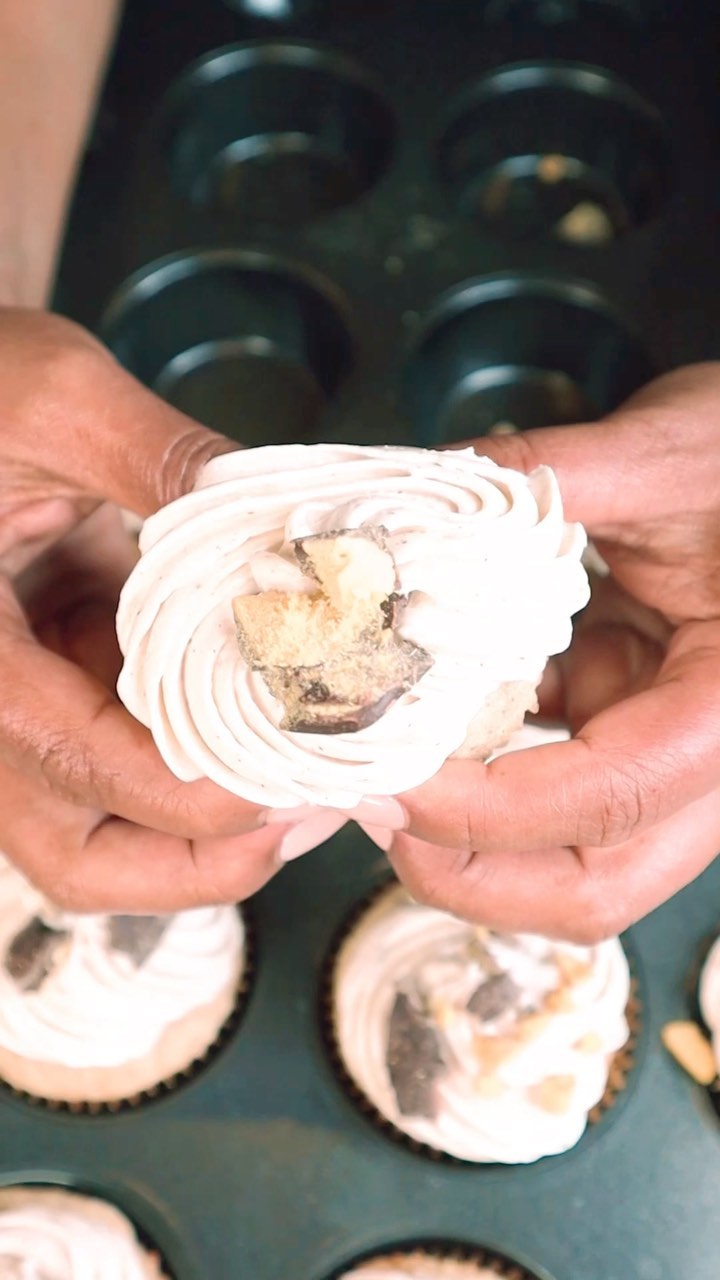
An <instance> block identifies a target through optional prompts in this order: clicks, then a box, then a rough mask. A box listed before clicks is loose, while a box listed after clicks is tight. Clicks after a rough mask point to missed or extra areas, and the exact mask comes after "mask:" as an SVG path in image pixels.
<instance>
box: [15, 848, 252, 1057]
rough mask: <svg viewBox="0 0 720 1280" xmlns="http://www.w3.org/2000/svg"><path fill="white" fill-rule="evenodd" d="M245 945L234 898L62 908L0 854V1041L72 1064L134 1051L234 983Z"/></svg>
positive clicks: (19, 1050) (146, 1049)
mask: <svg viewBox="0 0 720 1280" xmlns="http://www.w3.org/2000/svg"><path fill="white" fill-rule="evenodd" d="M38 923H40V925H41V927H40V928H39V929H38V928H37V927H36V925H37V924H38ZM53 933H55V934H57V936H58V939H59V940H58V943H57V945H55V946H54V945H52V942H53ZM19 937H20V939H21V944H20V946H19V947H18V941H17V940H18V938H19ZM33 943H36V944H37V945H38V946H39V947H40V948H41V949H44V950H45V952H46V954H45V958H44V959H42V957H41V958H40V960H38V959H37V957H32V955H31V954H30V945H29V944H33ZM48 943H49V944H50V945H48ZM242 950H243V924H242V920H241V918H240V916H239V915H238V912H237V910H236V909H235V908H234V907H232V906H221V907H201V908H199V909H197V910H192V911H183V912H180V913H178V914H177V915H174V916H168V917H166V918H165V919H164V920H159V919H158V917H153V916H151V917H137V916H132V917H127V916H105V915H82V916H76V915H70V914H68V913H60V912H58V911H57V910H55V909H54V908H53V907H51V906H50V905H49V904H48V903H47V902H46V901H45V899H44V898H43V896H42V894H41V893H39V892H38V890H37V889H35V888H34V887H33V886H32V885H30V884H29V883H28V882H27V880H25V878H24V876H22V875H21V874H20V872H19V871H18V870H17V869H16V868H15V867H13V866H12V864H11V863H10V862H8V861H7V859H6V858H4V857H3V856H2V855H1V854H0V1046H2V1047H3V1048H5V1049H8V1050H10V1051H12V1052H13V1053H16V1054H20V1055H22V1056H24V1057H27V1058H32V1059H34V1060H36V1061H39V1062H48V1063H50V1062H57V1063H62V1064H64V1065H65V1066H69V1067H89V1066H93V1067H108V1066H118V1065H121V1064H122V1063H124V1062H128V1061H130V1060H131V1059H133V1058H140V1057H142V1056H143V1055H144V1054H146V1053H150V1052H151V1051H152V1049H153V1048H154V1046H155V1044H156V1043H157V1041H158V1040H159V1038H160V1036H161V1033H162V1031H163V1030H164V1028H165V1027H166V1026H167V1025H168V1024H169V1023H172V1022H175V1021H176V1020H177V1019H180V1018H182V1017H183V1016H184V1015H185V1014H188V1013H190V1012H191V1011H192V1010H193V1009H195V1008H197V1007H198V1006H200V1005H203V1004H205V1003H206V1002H208V1001H210V1000H212V999H213V998H214V996H216V995H217V994H218V992H220V991H222V990H223V989H224V988H225V987H226V986H227V984H228V983H229V982H232V980H233V975H234V974H237V973H238V972H239V969H240V966H241V956H242ZM28 974H30V975H32V980H31V982H30V985H29V986H28Z"/></svg>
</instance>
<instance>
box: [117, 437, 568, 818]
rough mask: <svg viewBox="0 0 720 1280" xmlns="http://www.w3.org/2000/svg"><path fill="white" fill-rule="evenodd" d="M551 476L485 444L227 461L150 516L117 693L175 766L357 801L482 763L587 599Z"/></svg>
mask: <svg viewBox="0 0 720 1280" xmlns="http://www.w3.org/2000/svg"><path fill="white" fill-rule="evenodd" d="M585 541H586V540H585V535H584V532H583V530H582V528H581V527H580V526H578V525H568V524H566V523H565V520H564V518H563V510H562V502H561V499H560V494H559V491H558V487H557V483H556V481H555V478H554V476H553V473H552V472H551V471H550V470H549V469H548V468H545V467H541V468H539V469H538V470H537V471H535V472H534V473H533V474H532V475H531V476H525V475H522V474H520V473H519V472H515V471H510V470H506V469H503V468H500V467H498V466H496V465H495V464H494V463H493V462H491V461H490V460H489V459H487V458H479V457H477V456H476V455H475V454H474V453H473V452H472V450H469V449H468V450H462V451H455V452H448V453H434V452H431V451H427V450H421V449H393V448H369V447H368V448H363V447H360V446H351V445H335V444H333V445H313V446H303V445H287V446H272V447H267V448H260V449H253V450H250V451H248V452H245V453H243V452H238V453H231V454H227V455H225V456H223V457H221V458H217V459H215V460H213V461H212V462H211V463H209V464H208V466H206V467H205V469H204V471H203V472H202V474H201V476H200V479H199V481H198V483H197V485H196V488H195V490H194V492H192V493H190V494H188V495H186V496H185V497H183V498H180V499H179V500H178V501H176V502H174V503H171V504H170V505H169V506H168V507H166V508H164V509H163V510H161V511H159V512H158V513H157V514H156V515H154V516H152V517H151V518H150V519H149V520H147V521H146V522H145V525H144V526H143V530H142V534H141V537H140V550H141V558H140V561H139V563H138V564H137V566H136V567H135V569H134V570H133V572H132V574H131V575H130V578H129V579H128V582H127V583H126V586H125V588H124V590H123V593H122V597H121V600H120V607H119V611H118V619H117V624H118V636H119V640H120V646H121V649H122V652H123V655H124V666H123V670H122V673H121V676H120V681H119V684H118V691H119V694H120V697H121V698H122V700H123V702H124V703H125V705H126V706H127V707H128V709H129V710H130V711H131V712H132V714H133V715H135V716H136V717H137V719H139V720H140V721H142V723H143V724H145V725H147V726H148V727H149V728H150V729H151V731H152V733H153V736H154V738H155V741H156V743H157V745H158V748H159V750H160V752H161V754H162V756H163V758H164V759H165V761H166V762H167V764H168V766H169V767H170V769H171V770H172V771H173V772H174V773H175V775H176V776H177V777H178V778H181V779H183V780H185V781H190V780H193V779H197V778H201V777H207V778H211V779H212V780H213V781H214V782H216V783H218V784H219V785H220V786H222V787H225V788H227V789H228V790H229V791H232V792H234V793H235V794H237V795H239V796H243V797H245V798H246V799H248V800H251V801H254V802H255V803H258V804H262V805H265V806H271V807H280V808H282V807H286V806H295V805H298V804H307V803H310V804H317V805H323V806H328V807H332V808H338V809H343V810H352V809H353V808H354V807H355V806H356V805H357V804H358V803H359V802H360V800H361V799H362V798H363V796H365V795H371V796H373V795H386V794H395V793H398V792H401V791H404V790H407V789H409V788H411V787H414V786H416V785H419V784H420V783H422V782H424V781H425V780H427V779H428V778H429V777H431V776H432V775H433V774H434V773H436V772H437V770H438V769H439V768H440V767H441V765H442V764H443V763H444V761H445V760H446V759H447V758H448V756H450V755H452V754H453V753H458V752H462V753H465V754H473V755H476V756H478V757H480V758H486V757H487V756H488V755H489V754H490V753H491V752H492V751H493V750H494V749H496V748H497V747H498V746H500V745H501V744H502V743H504V742H505V741H506V740H507V738H508V737H509V735H510V734H511V733H512V731H513V730H514V729H516V728H517V727H518V726H519V725H520V724H522V721H523V717H524V715H525V712H526V711H528V710H533V709H535V706H536V688H537V684H538V682H539V680H540V677H541V675H542V672H543V669H544V667H545V664H546V662H547V659H548V657H549V656H550V655H552V654H555V653H559V652H561V651H562V650H564V649H565V648H567V646H568V644H569V642H570V638H571V617H572V615H573V614H574V613H575V612H576V611H577V610H578V609H580V608H582V606H583V605H584V604H585V603H586V601H587V598H588V583H587V575H586V573H585V570H584V568H583V566H582V563H581V556H582V551H583V548H584V546H585Z"/></svg>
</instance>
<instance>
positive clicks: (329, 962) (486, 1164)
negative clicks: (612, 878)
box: [319, 877, 720, 1170]
mask: <svg viewBox="0 0 720 1280" xmlns="http://www.w3.org/2000/svg"><path fill="white" fill-rule="evenodd" d="M397 884H398V881H397V880H396V879H395V878H394V877H391V878H387V877H385V878H384V879H383V881H382V882H381V883H380V884H378V885H375V887H374V888H373V889H371V890H370V892H369V893H368V894H366V895H365V896H364V897H363V898H362V899H361V900H360V901H359V902H357V903H356V904H355V905H354V906H353V907H352V909H351V910H350V911H349V912H348V914H347V915H346V916H345V918H344V920H343V921H342V922H341V924H340V926H339V928H338V929H337V930H336V932H335V934H334V936H333V938H332V940H331V943H330V947H329V949H328V952H327V954H326V956H325V960H324V962H323V966H322V970H321V974H320V999H319V1016H320V1034H321V1037H322V1040H323V1043H324V1046H325V1050H326V1053H327V1057H328V1059H329V1061H330V1065H331V1067H332V1069H333V1072H334V1074H335V1076H336V1077H337V1079H338V1081H339V1082H340V1084H341V1086H342V1088H343V1091H344V1093H345V1094H346V1096H347V1097H348V1098H349V1099H350V1101H351V1102H352V1103H353V1105H354V1106H355V1107H356V1109H357V1110H358V1111H360V1112H361V1114H362V1115H363V1116H364V1117H365V1119H367V1120H369V1121H370V1123H371V1124H372V1125H373V1127H374V1128H375V1129H378V1130H380V1132H381V1133H382V1134H383V1135H384V1136H385V1137H387V1138H390V1139H391V1140H392V1141H393V1142H396V1143H398V1144H399V1145H400V1146H403V1147H405V1148H406V1149H408V1150H410V1151H412V1152H414V1153H415V1154H416V1155H420V1156H423V1157H424V1158H425V1159H429V1160H433V1161H434V1162H435V1163H440V1164H450V1165H461V1166H463V1167H464V1168H468V1167H471V1168H474V1169H478V1170H480V1169H493V1170H497V1169H500V1168H503V1169H504V1168H507V1169H512V1168H515V1167H516V1166H515V1165H514V1164H513V1163H512V1162H508V1163H507V1164H506V1163H504V1162H501V1161H489V1160H488V1161H474V1160H465V1159H463V1158H462V1157H460V1156H456V1155H451V1154H450V1153H449V1152H447V1151H440V1150H438V1149H437V1148H436V1147H433V1146H430V1145H429V1143H426V1142H421V1141H420V1140H419V1139H417V1138H414V1137H412V1136H411V1135H410V1134H408V1133H405V1132H404V1131H403V1130H402V1129H400V1128H398V1126H397V1125H396V1124H394V1123H393V1121H392V1120H389V1119H388V1118H387V1116H384V1115H383V1114H382V1112H381V1111H379V1110H378V1108H377V1107H376V1106H375V1104H374V1103H373V1102H371V1101H370V1099H369V1098H368V1097H367V1096H366V1094H365V1093H364V1092H363V1090H362V1089H361V1088H360V1086H359V1085H358V1084H357V1083H356V1081H355V1080H354V1078H353V1077H352V1075H351V1074H350V1072H349V1071H348V1069H347V1067H346V1066H345V1062H344V1060H343V1056H342V1052H341V1049H340V1044H339V1041H338V1038H337V1035H336V1030H335V1020H334V1002H333V979H334V974H335V967H336V963H337V959H338V956H339V954H340V950H341V948H342V946H343V943H344V942H345V940H346V938H348V937H349V935H350V934H351V933H352V931H353V929H354V928H355V926H356V925H357V924H358V923H359V922H360V920H361V919H362V917H363V916H364V915H365V913H366V912H367V911H368V910H369V909H370V908H371V907H372V906H373V905H374V904H375V903H376V902H377V901H378V900H379V899H380V898H381V897H382V896H383V895H384V894H385V893H386V892H388V890H389V889H391V888H392V887H394V886H395V885H397ZM621 942H622V947H623V951H624V952H625V957H626V959H627V962H628V966H629V969H630V997H629V999H628V1003H627V1005H626V1009H625V1016H626V1019H627V1022H628V1026H629V1029H630V1034H629V1036H628V1039H627V1041H626V1043H625V1045H624V1046H623V1047H622V1049H619V1050H618V1051H617V1053H616V1054H615V1055H614V1057H613V1060H612V1063H611V1065H610V1069H609V1072H608V1080H607V1085H606V1087H605V1092H604V1094H603V1096H602V1098H601V1099H600V1101H599V1102H598V1103H597V1104H596V1105H595V1106H594V1107H593V1108H592V1110H591V1111H590V1112H588V1118H587V1128H586V1130H585V1132H584V1133H583V1135H582V1137H581V1138H580V1139H579V1141H578V1142H577V1143H576V1144H575V1146H574V1147H572V1148H570V1150H568V1151H566V1152H561V1153H559V1154H557V1155H547V1156H541V1157H540V1159H539V1160H537V1161H533V1163H534V1164H539V1163H541V1162H542V1161H544V1160H549V1159H558V1158H561V1157H562V1156H565V1157H567V1156H569V1155H572V1154H573V1152H575V1151H577V1150H578V1148H581V1147H582V1144H583V1143H584V1142H585V1141H586V1139H587V1137H588V1134H589V1133H590V1132H591V1131H593V1130H595V1129H597V1128H598V1126H599V1125H600V1122H601V1121H603V1122H607V1121H606V1117H608V1116H609V1114H610V1113H611V1112H613V1111H614V1110H615V1109H616V1108H617V1106H618V1104H619V1103H620V1101H621V1099H622V1100H624V1098H625V1095H626V1093H627V1088H628V1083H629V1081H630V1078H631V1076H634V1075H635V1073H636V1072H637V1069H638V1065H639V1063H638V1059H639V1048H640V1043H641V1038H642V1027H643V999H642V985H641V981H640V974H639V970H638V964H637V960H636V957H635V955H634V954H633V951H632V948H631V947H629V946H628V944H627V941H626V940H625V939H624V938H623V939H621ZM718 1103H719V1105H720V1094H718Z"/></svg>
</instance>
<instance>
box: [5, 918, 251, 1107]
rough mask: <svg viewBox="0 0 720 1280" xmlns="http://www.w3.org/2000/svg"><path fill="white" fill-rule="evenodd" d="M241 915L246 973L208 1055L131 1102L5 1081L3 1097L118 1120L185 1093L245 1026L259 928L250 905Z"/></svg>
mask: <svg viewBox="0 0 720 1280" xmlns="http://www.w3.org/2000/svg"><path fill="white" fill-rule="evenodd" d="M238 911H239V913H240V915H241V917H242V921H243V926H244V930H245V939H244V948H243V969H242V973H241V974H240V977H239V979H238V983H237V987H236V992H235V1000H234V1004H233V1007H232V1010H231V1011H230V1013H229V1014H228V1016H227V1018H226V1019H225V1021H224V1022H223V1024H222V1026H221V1027H220V1028H219V1030H218V1032H217V1035H216V1036H215V1039H214V1040H213V1041H212V1043H211V1044H209V1045H208V1047H207V1049H206V1050H205V1052H204V1053H202V1054H200V1055H199V1056H198V1057H196V1058H195V1059H194V1060H193V1061H192V1062H190V1063H188V1065H187V1066H186V1067H184V1068H183V1070H182V1071H177V1072H175V1073H174V1074H173V1075H171V1076H168V1077H167V1078H166V1079H164V1080H160V1081H158V1083H157V1084H155V1085H153V1086H152V1087H151V1088H148V1089H143V1090H141V1091H139V1092H138V1093H135V1094H133V1095H131V1096H129V1097H127V1098H117V1099H112V1100H110V1101H106V1102H105V1101H104V1102H96V1101H92V1102H77V1101H65V1100H61V1099H56V1098H44V1097H42V1096H41V1095H40V1094H37V1093H31V1092H29V1091H27V1090H25V1089H18V1088H16V1087H15V1086H14V1085H12V1084H10V1083H9V1082H8V1081H7V1080H4V1079H2V1078H0V1093H1V1094H5V1095H6V1096H8V1097H10V1098H12V1099H14V1100H17V1101H20V1102H22V1103H24V1104H25V1105H27V1106H31V1107H33V1108H34V1109H36V1110H39V1111H44V1112H49V1113H51V1114H55V1115H57V1114H61V1115H72V1116H117V1115H125V1114H127V1113H128V1112H133V1111H137V1110H139V1109H140V1108H142V1107H146V1106H150V1105H152V1104H154V1103H157V1102H161V1101H162V1100H163V1099H165V1098H168V1097H170V1096H171V1095H172V1094H174V1093H177V1092H178V1090H180V1089H185V1088H187V1087H188V1086H189V1085H191V1084H193V1083H194V1082H195V1081H196V1080H197V1079H198V1078H199V1077H200V1076H201V1075H202V1074H203V1073H204V1072H205V1071H206V1070H207V1069H208V1067H210V1066H211V1065H212V1063H213V1062H214V1061H215V1060H216V1058H217V1057H219V1055H220V1054H221V1053H222V1052H223V1050H224V1049H225V1048H226V1047H227V1045H228V1044H229V1043H230V1042H231V1040H232V1039H233V1038H234V1036H235V1034H236V1033H237V1031H238V1028H239V1027H240V1024H241V1023H242V1020H243V1017H244V1015H245V1011H246V1009H247V1005H248V1001H249V999H250V995H251V992H252V988H253V985H254V982H255V976H256V972H257V928H256V923H255V917H254V914H253V912H252V910H251V909H250V908H249V907H248V905H247V904H246V903H243V904H242V906H238Z"/></svg>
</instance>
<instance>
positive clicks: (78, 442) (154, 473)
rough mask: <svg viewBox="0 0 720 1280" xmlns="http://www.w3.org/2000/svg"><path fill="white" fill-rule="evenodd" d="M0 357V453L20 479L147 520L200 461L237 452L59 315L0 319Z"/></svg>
mask: <svg viewBox="0 0 720 1280" xmlns="http://www.w3.org/2000/svg"><path fill="white" fill-rule="evenodd" d="M0 359H1V361H2V367H3V403H4V415H5V417H4V423H3V449H4V451H5V450H6V449H7V450H8V451H9V458H10V461H11V463H12V467H14V468H20V473H21V478H22V475H23V474H26V473H25V472H23V470H22V469H23V466H24V467H25V468H26V469H29V470H30V472H31V474H32V475H33V476H35V477H37V474H38V472H40V473H44V474H45V476H48V475H49V476H52V478H53V480H54V481H55V484H56V486H58V487H60V488H61V489H64V490H65V492H67V486H68V484H70V485H71V486H72V487H73V488H74V489H76V490H77V489H80V490H81V491H82V492H83V493H84V494H86V495H88V496H91V497H93V498H97V499H109V500H110V501H112V502H114V503H116V504H117V505H119V506H121V507H126V508H128V509H129V510H131V511H134V512H136V513H137V514H138V515H140V516H147V515H150V514H151V513H152V512H153V511H156V510H157V508H158V507H160V506H163V505H164V504H165V503H167V502H170V501H172V499H173V498H177V497H179V496H180V495H181V494H183V493H186V492H187V491H188V490H189V489H191V488H192V487H193V484H194V482H195V478H196V476H197V474H198V472H199V471H200V469H201V468H202V467H203V465H204V464H205V463H206V462H207V461H209V459H210V458H213V457H215V456H216V455H217V454H218V453H224V452H228V451H230V450H232V449H234V448H236V447H237V446H236V445H235V444H233V443H232V442H231V441H230V440H228V439H226V438H225V437H224V436H221V435H218V434H216V433H215V432H212V431H208V430H206V428H205V427H202V426H200V425H199V424H198V423H197V422H194V421H193V420H192V419H191V418H187V417H186V416H185V415H184V414H182V413H179V412H178V411H177V410H176V409H173V408H172V407H171V406H170V405H168V404H165V402H164V401H163V400H161V399H160V398H159V396H156V395H155V394H153V392H151V391H149V390H147V388H146V387H144V386H143V385H142V384H141V383H140V382H138V381H137V380H136V379H135V378H133V377H132V376H131V375H130V374H129V373H127V372H126V371H125V370H124V369H123V368H122V367H121V366H120V365H119V364H118V363H117V361H116V360H115V358H114V357H113V356H112V355H111V354H110V352H109V351H108V350H107V348H105V347H104V346H103V345H102V344H101V343H100V342H98V341H97V340H96V339H95V338H94V337H92V335H91V334H90V333H88V332H87V331H86V330H85V329H82V328H81V327H80V326H79V325H76V324H73V323H72V322H71V321H69V320H65V319H63V318H61V317H60V316H54V315H48V314H45V313H42V312H36V311H29V310H28V311H22V310H19V309H18V310H14V311H11V312H7V313H5V314H3V315H1V316H0ZM23 485H24V487H25V488H26V487H27V479H26V480H24V481H23ZM43 496H45V495H43Z"/></svg>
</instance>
